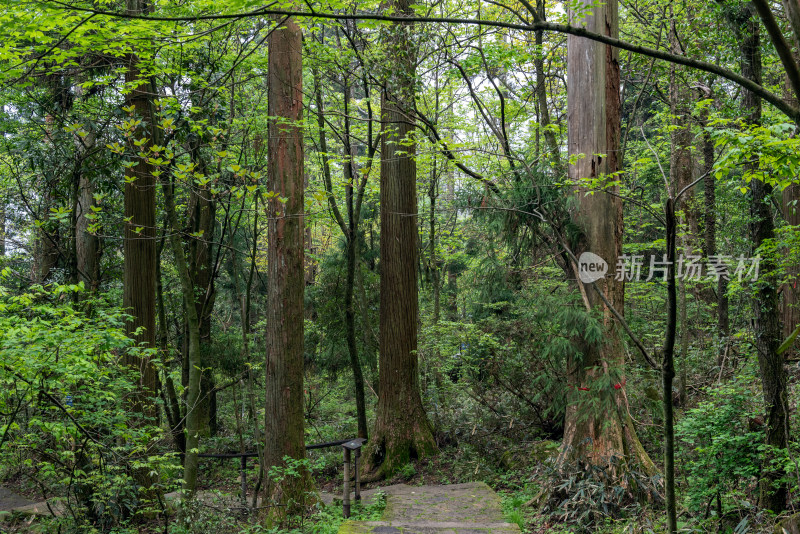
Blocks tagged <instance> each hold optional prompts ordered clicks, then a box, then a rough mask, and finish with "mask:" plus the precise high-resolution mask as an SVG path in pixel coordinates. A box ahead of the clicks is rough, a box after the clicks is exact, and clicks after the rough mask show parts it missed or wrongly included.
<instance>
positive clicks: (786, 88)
mask: <svg viewBox="0 0 800 534" xmlns="http://www.w3.org/2000/svg"><path fill="white" fill-rule="evenodd" d="M796 4H797V3H796V2H794V3H793V2H789V1H787V0H784V6H785V8H786V9H793V10H794V11H795V12H793V14H794V15H795V16H796V17H797V16H800V5H796ZM794 22H797V23H798V24H800V18H796V20H795V21H793V23H794ZM783 98H784V100H786V101H787V102H789V103H790V104H792V105H793V106H794V105H797V98H795V97H794V96H793V93H792V89H791V85H790V83H789V81H788V80H786V79H784V83H783ZM781 200H782V202H781V208H782V209H781V211H782V212H783V218H784V219H785V220H786V223H787V224H790V225H792V226H797V225H799V224H800V185H798V184H795V183H793V184H792V185H790V186H789V187H787V188H786V189H784V190H783V193H782V199H781ZM786 274H787V275H788V280H787V282H786V283H785V284H783V287H781V291H780V293H781V296H782V298H781V302H780V305H781V323H782V324H783V338H784V339H786V338H787V337H789V336H790V335H791V334H792V332H794V330H795V328H797V326H798V325H800V288H798V287H797V283H798V280H800V265H790V266H789V268H788V272H787V273H786ZM798 354H800V351H798V349H797V346H796V345H792V346H791V347H789V349H788V350H787V351H786V352H785V353H784V356H785V357H786V358H796V357H797V356H798Z"/></svg>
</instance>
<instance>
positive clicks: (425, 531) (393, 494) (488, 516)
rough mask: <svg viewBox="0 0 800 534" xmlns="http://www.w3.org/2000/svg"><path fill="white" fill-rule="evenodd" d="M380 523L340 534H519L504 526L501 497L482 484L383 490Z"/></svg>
mask: <svg viewBox="0 0 800 534" xmlns="http://www.w3.org/2000/svg"><path fill="white" fill-rule="evenodd" d="M383 491H384V492H385V493H386V509H385V510H384V512H383V517H382V520H381V521H347V522H345V523H343V524H342V526H341V528H340V529H339V534H489V533H498V534H518V533H519V532H520V530H519V527H518V526H517V525H516V524H513V523H506V522H505V521H504V519H503V511H502V509H501V507H500V496H498V495H497V494H496V493H495V492H494V491H492V489H491V488H490V487H489V486H487V485H486V484H484V483H483V482H470V483H467V484H453V485H451V486H405V485H399V486H392V487H391V488H384V489H383Z"/></svg>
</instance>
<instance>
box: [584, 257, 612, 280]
mask: <svg viewBox="0 0 800 534" xmlns="http://www.w3.org/2000/svg"><path fill="white" fill-rule="evenodd" d="M607 272H608V264H607V263H606V260H604V259H603V258H601V257H600V256H598V255H597V254H595V253H593V252H584V253H583V254H581V257H580V258H578V278H580V279H581V282H583V283H584V284H591V283H592V282H595V281H597V280H600V279H601V278H604V277H605V276H606V273H607Z"/></svg>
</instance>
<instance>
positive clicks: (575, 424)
mask: <svg viewBox="0 0 800 534" xmlns="http://www.w3.org/2000/svg"><path fill="white" fill-rule="evenodd" d="M582 3H583V4H585V6H586V8H587V10H588V11H587V12H586V16H585V18H584V19H583V26H585V27H586V28H587V29H588V30H589V31H594V32H597V33H602V34H605V35H609V36H611V37H616V36H617V31H618V30H617V2H616V1H615V0H612V1H609V2H607V3H606V4H600V5H596V4H593V3H592V2H588V1H586V2H582ZM619 80H620V78H619V63H618V53H617V51H616V50H615V49H613V48H611V47H607V46H605V45H603V44H599V43H596V42H594V41H590V40H588V39H584V38H581V37H574V36H572V35H570V36H569V37H568V38H567V101H568V106H569V108H568V115H569V119H568V127H569V143H568V144H569V154H570V157H573V156H576V155H579V154H583V155H585V157H583V158H582V159H578V160H577V161H576V163H575V164H574V165H570V166H569V170H568V172H569V177H570V179H571V180H572V181H578V180H580V179H586V178H588V179H601V180H602V179H604V177H605V176H609V175H610V174H611V173H614V172H616V171H617V170H618V161H617V154H618V150H619V136H620V99H619V98H620V97H619ZM608 179H614V178H613V177H609V178H608ZM614 191H616V187H615V188H614V189H612V192H614ZM586 192H587V190H586V188H585V187H583V186H576V190H575V196H576V201H577V202H576V205H577V210H576V212H574V213H573V219H574V221H575V222H576V223H577V224H578V226H579V227H580V228H581V229H582V230H583V237H582V239H581V242H580V243H578V245H577V246H576V247H575V249H576V254H577V255H580V254H581V253H583V252H586V251H591V252H593V253H594V254H598V255H599V256H601V257H602V258H603V259H605V260H606V261H607V262H609V263H610V264H611V265H615V264H616V260H617V258H618V257H620V256H621V253H622V204H621V202H620V200H619V197H618V196H615V195H612V194H607V193H603V192H600V193H596V194H593V195H587V194H586ZM575 274H576V276H577V274H578V273H575ZM578 283H581V282H580V281H579V282H578ZM594 283H595V284H597V286H598V289H599V290H600V291H601V292H602V293H603V294H604V295H605V297H606V298H607V299H608V300H609V302H610V303H611V305H612V306H614V307H615V308H616V309H617V310H619V311H620V312H621V311H622V310H623V309H624V302H623V297H624V288H623V283H622V282H621V281H617V280H615V279H614V276H613V275H607V276H606V277H605V278H602V279H600V280H598V281H596V282H594ZM585 294H586V297H587V300H588V304H589V305H590V306H591V307H592V308H596V309H601V310H602V316H603V323H604V326H605V330H606V335H605V336H604V339H603V341H600V342H597V343H589V342H586V341H583V340H579V343H580V344H581V345H582V346H581V351H580V352H581V353H582V357H572V358H570V359H571V361H570V362H569V363H568V365H569V369H570V370H571V372H570V375H569V383H570V386H571V388H570V389H571V391H574V392H575V393H576V395H578V397H577V402H575V403H572V404H570V405H569V407H568V408H567V410H566V417H565V426H564V440H563V445H562V453H561V461H567V460H568V459H570V458H573V459H578V460H579V461H583V462H588V463H592V464H597V465H607V464H608V462H609V461H610V459H611V457H616V458H619V459H622V460H623V462H624V463H631V462H632V463H635V464H638V465H639V466H641V467H640V469H642V470H644V471H645V472H650V473H654V472H655V468H654V466H653V463H652V461H651V460H650V458H649V457H648V456H647V453H646V452H645V450H644V448H643V447H642V445H641V443H640V442H639V439H638V437H637V435H636V430H635V428H634V424H633V421H632V420H631V418H630V415H628V401H627V396H626V394H625V381H624V364H625V355H624V352H623V350H622V346H621V339H620V337H619V334H618V332H617V329H616V326H615V325H614V318H613V316H612V314H611V312H610V310H609V309H608V308H607V307H606V306H605V305H604V303H603V302H602V300H601V299H600V298H599V296H598V295H597V294H596V293H595V292H594V291H593V290H592V289H591V288H588V287H587V290H586V291H585ZM608 373H614V375H613V376H614V382H615V384H616V386H618V387H612V384H609V385H608V389H604V390H600V389H599V386H598V384H599V383H602V382H603V381H602V380H600V378H601V376H602V375H607V374H608ZM596 402H599V404H600V406H601V407H600V408H599V409H598V408H597V407H596V406H594V404H595V403H596ZM589 443H590V445H589ZM623 465H624V464H623Z"/></svg>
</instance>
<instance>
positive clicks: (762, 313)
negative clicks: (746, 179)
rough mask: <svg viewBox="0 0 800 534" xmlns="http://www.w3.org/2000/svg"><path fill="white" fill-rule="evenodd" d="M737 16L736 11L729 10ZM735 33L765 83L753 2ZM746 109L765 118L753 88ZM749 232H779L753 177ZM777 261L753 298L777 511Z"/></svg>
mask: <svg viewBox="0 0 800 534" xmlns="http://www.w3.org/2000/svg"><path fill="white" fill-rule="evenodd" d="M729 17H731V18H733V14H731V15H729ZM732 22H733V24H734V29H735V31H736V33H737V40H738V42H739V50H740V53H741V60H740V62H741V69H742V75H743V76H745V77H746V78H748V79H749V80H752V81H754V82H756V83H761V37H760V27H759V23H758V19H757V18H756V13H755V12H754V8H753V6H752V5H749V4H748V5H745V6H743V7H742V8H741V9H740V10H739V12H738V13H736V17H735V19H734V20H732ZM742 115H743V116H744V117H745V121H746V122H747V124H749V125H759V124H760V123H761V98H759V97H758V96H757V95H755V94H754V93H752V92H750V91H744V92H743V93H742ZM758 166H759V163H758V161H757V160H756V161H753V159H752V158H751V159H750V160H749V161H748V162H747V163H746V164H745V168H744V171H745V173H748V172H751V171H754V170H755V169H757V168H758ZM750 188H751V189H750V217H751V222H750V235H751V239H752V242H753V250H754V251H755V250H757V249H758V247H760V246H761V245H762V244H763V243H764V242H765V241H767V240H770V239H772V238H773V237H774V236H775V228H774V223H773V220H772V208H771V204H770V203H771V198H772V193H773V191H772V186H771V185H769V184H766V183H764V182H761V181H760V180H757V179H755V180H752V181H751V182H750ZM776 284H777V280H776V267H775V265H774V263H773V262H772V261H771V260H770V259H769V258H762V259H761V264H760V272H759V279H758V281H757V282H756V288H757V294H756V297H755V299H754V300H753V315H754V318H755V326H754V329H755V345H756V351H757V352H758V366H759V370H760V372H761V386H762V390H763V392H764V403H765V405H766V417H765V421H766V444H767V445H768V446H769V447H770V448H771V449H772V450H768V451H767V457H766V461H765V463H764V466H763V467H762V474H761V480H760V481H759V488H760V494H759V504H760V506H762V507H763V508H767V509H769V510H772V511H773V512H775V513H780V512H782V511H783V510H784V509H785V507H786V497H787V494H788V490H787V486H786V483H785V482H783V483H781V482H779V479H780V477H781V472H780V469H776V468H773V467H772V466H771V465H770V460H771V459H773V458H774V457H775V455H774V452H775V451H776V450H781V449H786V447H787V446H788V442H789V436H788V434H789V411H788V405H787V390H786V370H785V369H784V366H783V365H784V357H783V355H779V354H777V349H778V347H779V346H780V344H781V341H782V340H781V337H780V336H781V327H780V319H779V318H780V314H779V309H778V294H777V291H776V290H777V287H776Z"/></svg>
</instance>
